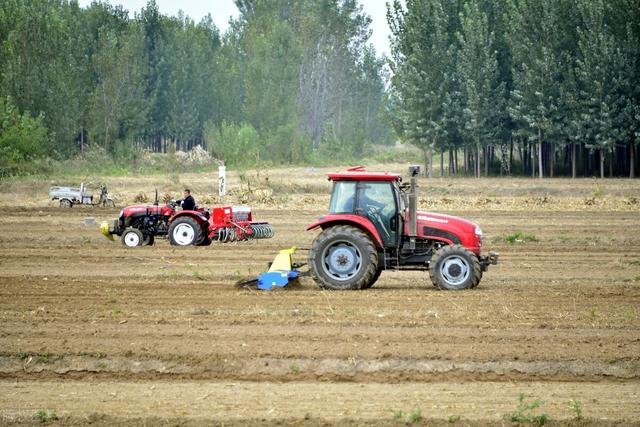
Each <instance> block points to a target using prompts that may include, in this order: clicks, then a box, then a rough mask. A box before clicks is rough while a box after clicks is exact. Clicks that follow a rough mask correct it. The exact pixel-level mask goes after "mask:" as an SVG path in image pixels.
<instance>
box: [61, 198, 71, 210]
mask: <svg viewBox="0 0 640 427" xmlns="http://www.w3.org/2000/svg"><path fill="white" fill-rule="evenodd" d="M72 206H73V203H72V202H71V200H69V199H61V200H60V207H61V208H65V209H69V208H71V207H72Z"/></svg>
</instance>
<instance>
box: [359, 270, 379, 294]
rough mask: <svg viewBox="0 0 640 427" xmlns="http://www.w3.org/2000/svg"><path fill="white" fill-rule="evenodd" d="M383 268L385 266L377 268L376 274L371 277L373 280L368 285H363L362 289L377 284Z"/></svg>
mask: <svg viewBox="0 0 640 427" xmlns="http://www.w3.org/2000/svg"><path fill="white" fill-rule="evenodd" d="M383 270H384V269H383V268H378V269H377V270H376V274H374V275H373V278H372V279H371V282H370V283H369V284H368V285H365V286H363V287H362V289H369V288H372V287H373V285H375V284H376V282H377V281H378V279H379V278H380V275H381V274H382V271H383Z"/></svg>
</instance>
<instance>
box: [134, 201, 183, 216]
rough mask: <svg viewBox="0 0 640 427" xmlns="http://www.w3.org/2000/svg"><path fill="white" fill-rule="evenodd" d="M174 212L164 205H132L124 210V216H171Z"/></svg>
mask: <svg viewBox="0 0 640 427" xmlns="http://www.w3.org/2000/svg"><path fill="white" fill-rule="evenodd" d="M172 212H173V210H172V209H171V208H169V207H168V206H163V205H150V204H139V205H130V206H127V207H125V208H124V209H122V215H124V216H131V215H140V214H147V213H149V214H151V215H154V214H155V215H158V214H161V215H171V213H172Z"/></svg>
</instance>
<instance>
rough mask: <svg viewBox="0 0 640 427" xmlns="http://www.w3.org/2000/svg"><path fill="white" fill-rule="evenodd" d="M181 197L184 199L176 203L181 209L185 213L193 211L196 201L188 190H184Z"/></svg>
mask: <svg viewBox="0 0 640 427" xmlns="http://www.w3.org/2000/svg"><path fill="white" fill-rule="evenodd" d="M182 195H183V196H184V198H183V199H180V200H178V203H179V204H180V206H181V207H182V209H184V210H185V211H192V210H195V208H196V200H195V199H194V198H193V196H192V195H191V190H189V189H188V188H185V189H184V192H183V193H182Z"/></svg>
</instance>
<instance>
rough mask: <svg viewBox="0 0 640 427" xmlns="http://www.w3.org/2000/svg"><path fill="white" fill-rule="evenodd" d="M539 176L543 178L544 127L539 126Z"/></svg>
mask: <svg viewBox="0 0 640 427" xmlns="http://www.w3.org/2000/svg"><path fill="white" fill-rule="evenodd" d="M538 173H539V175H538V178H540V179H542V176H543V173H542V129H540V128H538Z"/></svg>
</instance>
